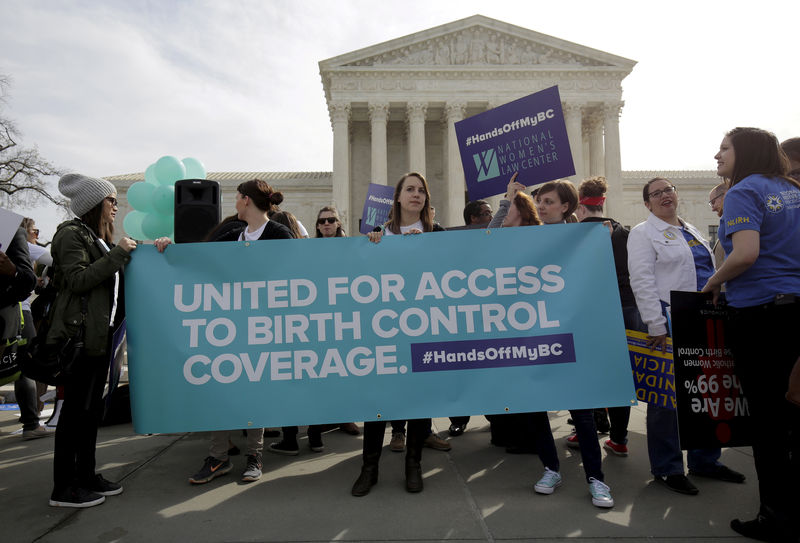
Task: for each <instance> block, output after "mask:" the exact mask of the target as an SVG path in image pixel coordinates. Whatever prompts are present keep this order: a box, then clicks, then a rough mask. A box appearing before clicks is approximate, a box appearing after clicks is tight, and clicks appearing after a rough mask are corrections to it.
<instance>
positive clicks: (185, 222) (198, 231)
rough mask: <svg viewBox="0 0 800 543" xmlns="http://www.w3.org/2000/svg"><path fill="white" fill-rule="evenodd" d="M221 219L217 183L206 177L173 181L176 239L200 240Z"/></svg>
mask: <svg viewBox="0 0 800 543" xmlns="http://www.w3.org/2000/svg"><path fill="white" fill-rule="evenodd" d="M220 220H222V211H221V206H220V193H219V183H217V182H216V181H209V180H207V179H182V180H181V181H176V182H175V243H191V242H195V241H203V240H204V239H205V237H206V236H207V235H208V233H209V232H210V231H211V230H212V229H213V228H214V227H215V226H217V225H218V224H219V222H220Z"/></svg>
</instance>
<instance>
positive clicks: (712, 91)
mask: <svg viewBox="0 0 800 543" xmlns="http://www.w3.org/2000/svg"><path fill="white" fill-rule="evenodd" d="M475 14H481V15H485V16H487V17H491V18H495V19H498V20H501V21H504V22H507V23H511V24H515V25H518V26H521V27H524V28H528V29H531V30H535V31H537V32H541V33H543V34H548V35H551V36H555V37H558V38H561V39H564V40H569V41H572V42H576V43H579V44H581V45H585V46H588V47H592V48H595V49H600V50H603V51H607V52H609V53H612V54H615V55H619V56H622V57H626V58H629V59H632V60H636V61H638V64H637V66H636V67H635V68H634V70H633V72H632V73H631V75H629V76H628V77H627V78H626V79H625V80H624V81H623V98H624V100H625V107H624V109H623V113H622V118H621V121H620V132H621V140H622V141H621V144H622V167H623V169H624V170H639V169H646V170H684V169H706V170H707V169H713V168H714V167H715V162H714V160H713V158H712V157H713V155H714V153H715V152H716V148H717V147H718V145H719V141H720V140H721V138H722V135H723V134H724V132H725V131H727V130H728V129H730V128H732V127H734V126H741V125H746V126H759V127H762V128H766V129H768V130H772V131H773V132H775V133H776V135H777V136H778V138H779V139H781V140H783V139H785V138H788V137H793V136H800V100H798V83H800V76H798V68H797V60H796V57H797V51H798V38H799V34H800V33H799V31H798V28H800V25H798V23H799V22H800V2H797V1H783V2H778V1H769V0H767V1H764V0H762V1H761V2H758V3H754V2H752V1H751V2H736V1H726V2H710V1H709V2H706V1H697V0H694V1H692V2H684V1H673V2H669V3H658V4H656V3H654V2H642V1H636V2H613V1H611V2H598V1H596V0H594V1H585V2H584V1H581V2H569V1H565V0H562V1H561V2H532V1H518V2H503V1H502V0H497V1H494V2H485V1H481V2H475V1H470V0H459V1H456V2H449V1H433V2H431V1H430V0H426V1H417V0H407V1H405V2H402V3H398V2H390V1H385V2H384V1H376V0H371V1H366V0H363V1H362V0H359V1H343V0H336V1H330V0H327V1H317V0H304V1H302V2H294V1H289V0H286V1H268V0H261V1H249V2H242V1H234V0H226V1H212V0H208V1H188V0H186V1H180V0H169V1H160V2H156V1H154V2H147V1H135V0H131V1H121V0H118V1H114V0H109V1H102V2H101V1H99V0H98V1H95V2H91V1H77V0H76V1H69V0H62V1H58V2H55V1H53V2H44V1H36V0H2V1H0V21H2V27H3V28H2V32H0V74H5V75H8V76H10V78H11V80H12V87H11V88H10V96H9V97H8V98H7V103H6V104H5V105H4V106H3V113H4V114H5V115H6V116H9V117H11V118H13V119H14V120H15V121H16V122H17V124H18V125H19V128H20V129H21V130H22V132H23V136H24V137H23V141H22V143H23V144H25V145H27V146H32V145H37V146H38V148H39V150H40V152H41V154H42V155H43V156H44V157H46V158H47V159H49V160H50V161H51V162H53V163H55V164H56V165H57V166H60V167H62V168H64V169H67V170H72V171H79V172H82V173H86V174H89V175H94V176H108V175H117V174H124V173H132V172H141V171H144V169H145V168H146V167H147V166H148V165H149V164H150V163H152V162H154V161H155V160H156V159H158V158H159V157H160V156H162V155H175V156H178V157H181V158H182V157H186V156H192V157H196V158H198V159H200V160H201V161H202V162H203V163H204V164H205V166H206V168H207V170H209V171H330V170H331V168H332V165H331V161H332V154H331V153H332V151H331V149H332V132H331V127H330V123H329V120H328V113H327V109H326V104H325V98H324V95H323V92H322V83H321V80H320V76H319V67H318V62H319V61H320V60H324V59H327V58H330V57H334V56H338V55H341V54H343V53H347V52H350V51H354V50H357V49H360V48H363V47H368V46H371V45H374V44H377V43H380V42H383V41H387V40H390V39H394V38H398V37H401V36H405V35H407V34H411V33H414V32H418V31H422V30H425V29H428V28H431V27H434V26H437V25H441V24H445V23H448V22H452V21H455V20H457V19H462V18H464V17H469V16H471V15H475ZM30 213H31V214H33V215H34V217H35V218H36V219H37V222H38V223H39V225H40V227H41V228H42V236H43V237H44V238H45V239H49V238H50V237H51V236H52V234H53V233H54V231H55V226H56V224H57V222H58V218H57V217H53V216H52V215H53V214H52V212H51V211H49V210H46V209H39V210H34V211H32V212H30Z"/></svg>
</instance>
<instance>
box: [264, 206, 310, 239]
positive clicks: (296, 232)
mask: <svg viewBox="0 0 800 543" xmlns="http://www.w3.org/2000/svg"><path fill="white" fill-rule="evenodd" d="M269 220H271V221H275V222H277V223H280V224H282V225H283V226H285V227H286V228H288V229H289V231H290V232H291V233H292V235H293V236H294V237H295V239H303V238H304V237H305V236H303V233H302V232H301V231H300V226H299V225H298V224H297V219H296V218H295V216H294V215H292V214H291V213H289V212H288V211H278V212H277V213H273V214H272V216H271V217H270V218H269Z"/></svg>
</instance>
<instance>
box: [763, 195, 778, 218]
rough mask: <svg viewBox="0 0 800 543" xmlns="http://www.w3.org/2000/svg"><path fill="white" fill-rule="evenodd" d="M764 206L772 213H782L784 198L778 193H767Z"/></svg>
mask: <svg viewBox="0 0 800 543" xmlns="http://www.w3.org/2000/svg"><path fill="white" fill-rule="evenodd" d="M764 206H765V207H766V208H767V211H769V212H770V213H780V212H781V211H783V198H781V197H780V196H778V195H777V194H767V199H766V200H765V201H764Z"/></svg>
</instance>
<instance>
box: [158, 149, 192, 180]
mask: <svg viewBox="0 0 800 543" xmlns="http://www.w3.org/2000/svg"><path fill="white" fill-rule="evenodd" d="M155 173H156V179H158V184H159V185H174V184H175V181H177V180H179V179H186V168H185V167H184V165H183V162H181V161H180V160H178V159H177V158H175V157H174V156H169V155H168V156H162V157H161V158H159V159H158V160H156V168H155Z"/></svg>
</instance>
